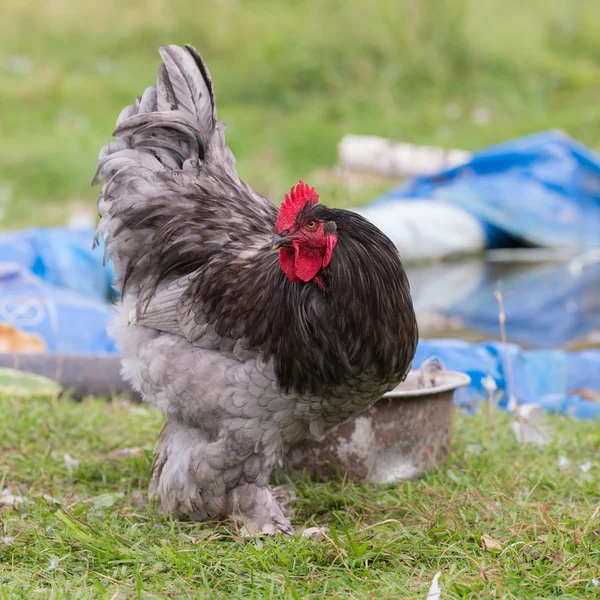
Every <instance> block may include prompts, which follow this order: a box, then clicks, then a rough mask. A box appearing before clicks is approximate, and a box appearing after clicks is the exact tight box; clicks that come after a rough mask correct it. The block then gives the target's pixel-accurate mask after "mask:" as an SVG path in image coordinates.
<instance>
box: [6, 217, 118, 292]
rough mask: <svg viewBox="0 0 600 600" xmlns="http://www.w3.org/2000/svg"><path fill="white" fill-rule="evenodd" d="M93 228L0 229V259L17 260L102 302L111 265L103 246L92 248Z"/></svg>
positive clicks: (48, 279)
mask: <svg viewBox="0 0 600 600" xmlns="http://www.w3.org/2000/svg"><path fill="white" fill-rule="evenodd" d="M93 239H94V230H93V229H70V228H67V227H57V228H44V227H38V228H33V229H23V230H21V231H7V232H2V233H0V263H2V262H5V263H13V264H18V265H20V266H21V267H23V268H24V269H27V270H28V271H31V272H32V273H33V274H34V275H37V276H38V277H39V278H40V279H43V280H44V281H46V282H47V283H50V284H52V285H55V286H59V287H63V288H66V289H68V290H73V291H76V292H78V293H80V294H83V295H84V296H87V297H88V298H93V299H96V300H99V301H102V302H106V301H108V299H109V298H110V297H111V294H112V291H111V282H112V277H113V273H112V269H111V268H110V265H108V267H107V268H105V267H104V266H103V264H102V258H103V249H102V248H96V249H94V250H92V241H93Z"/></svg>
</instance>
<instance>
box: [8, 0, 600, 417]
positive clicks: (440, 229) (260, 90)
mask: <svg viewBox="0 0 600 600" xmlns="http://www.w3.org/2000/svg"><path fill="white" fill-rule="evenodd" d="M1 8H2V12H1V14H2V19H1V20H0V230H4V233H1V232H0V266H1V264H8V263H11V264H14V263H17V264H18V265H20V266H19V269H20V270H19V269H17V270H15V269H13V268H12V267H11V268H5V270H4V275H2V273H1V272H0V286H2V294H0V325H1V324H2V323H5V324H7V325H8V327H9V328H10V332H11V333H10V335H11V336H12V335H13V334H14V333H15V330H16V332H17V334H16V335H17V338H18V340H19V341H18V342H14V341H12V338H11V339H9V338H7V337H6V335H5V337H4V338H2V336H0V350H2V349H3V348H4V351H13V350H14V349H15V348H17V349H21V350H25V351H30V352H31V351H39V350H40V348H41V349H42V350H43V351H50V352H54V353H57V352H58V353H75V354H90V353H91V354H94V353H97V352H108V353H115V352H116V349H115V348H114V345H113V343H112V341H111V340H110V339H109V338H108V337H107V336H106V333H105V324H106V321H107V320H108V319H109V317H110V308H109V295H110V292H109V289H110V272H107V271H104V269H103V268H102V266H101V264H100V261H101V252H100V253H99V254H98V252H97V253H96V254H94V255H92V254H90V253H89V250H88V249H89V246H90V245H91V240H92V235H93V233H92V228H93V226H94V223H95V219H96V206H95V204H96V198H97V194H98V189H97V188H92V187H91V185H90V182H91V180H92V177H93V175H94V171H95V167H96V160H97V156H98V152H99V150H100V148H101V147H102V146H103V144H105V143H106V142H107V141H109V140H110V138H111V133H112V130H113V127H114V125H115V122H116V118H117V115H118V114H119V112H120V111H121V109H122V108H123V107H124V106H126V105H128V104H131V103H132V102H133V101H134V100H135V97H136V96H137V95H138V94H141V93H142V92H143V90H144V89H145V88H146V87H147V86H149V85H152V84H153V83H154V80H155V76H156V70H157V67H158V65H159V55H158V47H159V46H160V45H161V44H168V43H175V44H179V45H183V44H185V43H191V44H193V45H194V46H196V48H197V49H198V50H199V51H200V52H201V53H202V55H203V56H204V58H205V60H206V62H207V63H208V65H209V68H210V70H211V72H212V76H213V80H214V82H215V87H216V95H217V106H218V111H219V118H220V120H222V121H224V122H225V123H226V124H227V141H228V143H229V145H230V147H231V149H232V150H233V152H234V154H235V155H236V157H237V166H238V172H239V174H240V176H241V177H242V178H243V179H245V180H246V181H247V182H249V183H250V184H251V185H253V186H254V187H255V188H256V189H258V190H259V191H260V192H262V193H263V194H264V195H266V196H267V197H269V198H270V199H271V200H272V201H273V202H275V203H278V202H279V201H280V199H282V197H283V194H284V193H285V192H286V191H287V190H289V188H290V186H291V185H293V184H294V183H295V182H297V180H298V179H300V178H302V179H304V180H305V181H307V182H309V183H310V184H311V185H313V186H315V187H316V188H317V189H318V191H319V192H320V194H321V198H322V200H323V201H324V202H326V203H327V204H328V205H330V206H343V207H353V208H358V207H361V206H363V205H369V206H371V205H370V203H371V202H372V201H375V200H377V199H379V200H382V198H383V200H384V201H385V200H386V199H387V203H386V202H383V203H380V204H377V203H375V205H377V206H378V207H379V208H377V209H376V210H375V211H373V210H371V208H372V207H371V208H368V209H366V210H367V211H371V212H369V217H370V218H373V220H374V221H375V222H376V223H377V224H380V225H381V226H382V228H384V231H385V232H386V233H388V234H389V235H390V236H391V237H392V239H393V240H394V242H396V243H397V245H398V246H399V248H400V251H401V254H402V255H403V257H404V258H405V259H406V261H407V263H408V264H409V278H410V281H411V286H412V290H413V296H414V300H415V305H416V309H417V313H418V318H419V323H420V330H421V334H422V336H423V338H446V339H448V338H450V340H451V343H450V342H449V343H450V346H440V344H436V343H432V344H430V345H427V344H426V343H425V342H423V344H422V345H421V347H420V348H421V349H420V351H419V352H420V354H419V353H418V355H417V358H418V360H422V359H423V358H425V357H427V356H429V355H431V354H437V355H441V356H442V357H444V360H445V361H446V365H447V366H449V367H450V368H456V369H459V370H465V371H467V372H468V373H469V374H470V375H471V376H472V378H473V380H474V382H475V385H477V386H479V392H480V393H481V392H482V390H483V388H482V387H481V381H482V380H483V379H484V378H485V376H487V375H491V376H493V377H494V379H495V380H496V383H497V384H498V385H499V386H500V387H502V386H503V385H504V374H503V373H504V366H503V363H502V360H503V359H502V358H501V357H502V356H504V355H503V353H502V352H501V351H500V350H498V347H496V346H494V345H493V344H492V345H489V344H488V345H485V346H481V347H480V346H468V345H467V346H461V345H460V344H461V343H462V341H463V340H467V341H469V342H474V343H481V342H485V341H486V340H492V341H493V340H499V339H502V337H503V335H502V332H501V329H500V327H499V321H498V314H499V310H500V309H499V304H498V292H500V293H501V294H502V297H501V301H502V302H503V303H504V306H505V309H506V315H507V318H506V334H507V335H506V338H507V339H508V341H510V342H514V343H516V344H519V346H515V348H514V357H515V360H518V361H521V362H520V364H521V365H525V366H523V368H524V369H525V371H526V372H524V374H523V377H522V380H523V382H524V384H523V385H524V387H523V389H521V391H520V392H519V393H520V395H521V397H520V398H519V401H522V400H524V399H525V400H526V399H531V398H534V399H536V398H538V399H539V398H542V397H546V396H548V394H550V395H552V394H556V393H558V392H560V394H562V396H560V398H563V399H564V398H566V397H567V396H568V397H570V398H572V397H576V398H578V399H581V398H582V397H583V396H581V394H580V393H579V392H577V393H575V392H574V391H573V390H580V389H583V388H585V389H586V390H589V389H592V388H594V389H595V387H594V386H597V387H598V388H600V381H596V380H593V381H592V380H590V378H589V377H588V378H585V377H583V378H581V377H580V378H578V374H581V373H583V372H585V373H588V374H589V373H598V372H600V368H598V365H599V364H600V352H597V351H596V354H594V355H593V356H592V355H591V354H590V353H589V352H590V351H589V350H588V353H587V354H586V355H585V357H583V358H582V360H583V362H576V363H573V362H572V359H573V356H575V354H572V355H571V354H569V355H567V354H565V353H564V352H562V350H563V349H570V350H582V349H590V348H596V347H598V346H599V344H600V260H599V258H598V250H597V247H598V246H599V245H600V159H598V156H597V155H596V154H595V153H594V152H593V151H594V150H595V149H600V136H599V135H598V134H599V133H600V4H599V3H598V1H597V0H577V1H576V2H574V1H573V0H529V1H527V2H524V1H523V0H440V1H438V2H435V3H433V2H422V1H419V0H402V1H398V0H377V1H376V2H366V1H364V0H343V1H341V0H340V1H338V0H326V1H323V0H304V1H303V2H292V1H281V0H279V1H274V0H255V1H253V2H242V1H240V0H203V1H201V2H191V1H189V0H187V1H184V0H174V1H166V0H146V1H138V0H128V1H127V2H123V1H117V0H103V1H102V2H75V1H68V0H44V1H42V0H29V1H28V2H23V1H22V0H2V1H1ZM551 129H560V130H562V131H563V132H564V133H565V134H567V135H568V136H570V138H568V137H566V136H563V134H555V133H546V134H542V135H541V137H540V136H538V135H537V134H538V133H539V132H544V131H548V130H551ZM348 134H355V135H356V134H358V135H366V136H380V138H383V139H384V145H385V144H387V142H386V141H385V140H396V141H400V142H405V143H408V144H415V145H419V146H421V145H426V146H435V147H441V148H454V149H458V150H461V151H468V152H472V151H480V150H483V152H482V153H480V154H475V155H474V158H473V160H472V161H471V162H469V161H470V158H471V155H470V154H466V153H463V154H464V156H463V159H464V160H463V162H464V161H467V164H466V166H465V168H464V169H462V170H461V169H458V170H455V171H449V172H446V173H443V174H442V175H438V176H435V177H432V178H430V179H427V178H425V179H417V180H409V181H408V184H407V185H408V187H404V188H399V189H397V187H396V186H398V183H399V177H397V175H398V173H395V174H390V173H383V174H382V173H381V170H380V172H377V169H374V170H373V169H372V170H371V171H372V172H359V170H358V171H355V170H353V169H352V168H347V165H346V166H345V167H344V168H340V166H339V165H340V148H341V146H340V142H341V140H342V139H343V138H344V136H347V135H348ZM530 134H536V135H534V137H533V138H530V137H526V138H525V141H524V142H523V141H519V142H517V143H512V142H511V144H509V145H508V146H501V147H499V148H492V149H490V150H487V149H488V148H489V147H490V146H495V145H496V144H499V143H501V142H506V141H509V140H514V139H515V138H521V137H522V136H529V135H530ZM536 136H537V137H536ZM358 140H359V142H360V138H358ZM574 140H577V142H579V143H580V144H577V143H576V142H575V141H574ZM380 141H381V140H380ZM359 146H360V147H361V148H362V146H361V144H359ZM586 146H587V148H586ZM400 150H401V152H400V154H402V152H404V150H402V149H400ZM359 154H360V152H359ZM363 154H365V155H366V156H367V158H368V159H372V158H373V156H374V155H372V154H370V153H369V151H366V152H365V153H363ZM410 154H411V152H408V155H406V156H408V158H407V159H406V164H405V166H407V169H406V171H407V173H405V174H411V173H410V171H411V166H410V164H409V163H411V160H412V159H411V157H410V156H409V155H410ZM403 156H404V157H405V158H406V156H405V154H403ZM413 158H414V156H413ZM423 160H424V163H423ZM342 162H343V161H342ZM372 162H373V161H372ZM374 162H376V163H377V162H378V160H375V161H374ZM417 162H418V161H417ZM459 162H460V161H459ZM379 163H380V164H383V163H385V160H384V159H382V160H380V161H379ZM413 163H414V160H413ZM425 163H427V157H425V159H423V157H421V166H423V164H425ZM403 164H404V163H403ZM413 166H414V164H413ZM425 166H426V167H427V164H425ZM400 170H402V169H400ZM425 170H426V171H427V169H425ZM367 171H368V169H367ZM429 171H431V169H429ZM414 174H419V169H416V170H415V173H414ZM390 175H392V176H390ZM461 181H462V182H463V183H462V184H461ZM445 182H446V183H448V186H447V187H448V189H447V190H446V189H442V188H443V186H444V185H445ZM461 185H462V187H461ZM390 190H391V191H390ZM399 199H401V200H407V199H411V200H414V199H417V200H419V202H417V203H412V204H411V203H409V202H398V200H399ZM389 200H392V201H393V202H391V203H390V202H389ZM422 200H425V203H424V202H422ZM430 200H431V201H435V202H436V206H435V208H432V206H431V205H428V204H427V201H430ZM439 200H446V201H447V202H445V203H440V202H439ZM375 205H374V206H375ZM380 209H381V210H380ZM394 211H396V212H394ZM448 211H449V212H448ZM66 225H69V226H70V228H71V230H70V231H68V230H66V229H64V226H66ZM57 226H60V227H61V228H59V229H54V228H55V227H57ZM32 227H35V228H36V229H35V230H32V229H28V228H32ZM40 227H43V228H44V229H39V228H40ZM46 228H49V229H46ZM461 254H462V255H463V260H460V261H457V260H456V255H461ZM464 255H466V256H467V258H464ZM7 269H8V270H7ZM11 269H12V270H11ZM67 292H68V293H67ZM74 324H75V325H74ZM6 331H8V329H7V330H6ZM22 334H26V335H29V334H30V335H31V336H32V337H31V338H26V339H25V342H23V339H24V338H23V335H22ZM3 339H4V342H3V341H2V340H3ZM7 340H8V341H7ZM3 344H4V345H3ZM452 344H454V345H452ZM521 348H533V349H549V352H550V354H548V353H546V354H543V355H542V354H534V355H532V354H526V353H523V354H522V353H521ZM559 349H560V352H558V354H557V352H556V351H558V350H559ZM523 352H524V351H523ZM484 355H485V357H486V359H485V361H484V362H483V363H482V362H481V361H480V360H479V359H480V358H481V357H482V356H484ZM590 357H591V358H590ZM584 359H585V360H584ZM7 360H9V359H7ZM10 360H12V358H11V359H10ZM573 360H574V359H573ZM486 361H487V362H486ZM552 361H555V362H552ZM556 361H558V362H556ZM569 361H571V362H569ZM549 365H554V366H555V368H554V367H549ZM574 365H575V366H574ZM582 365H583V366H582ZM32 368H33V367H32ZM52 372H54V371H52ZM550 372H552V373H554V374H555V376H554V378H548V373H550ZM596 379H597V378H596ZM532 381H533V383H531V382H532ZM532 385H533V387H531V386H532ZM482 393H484V395H487V392H486V391H485V390H483V392H482ZM586 393H587V392H586ZM590 394H591V396H590ZM594 394H596V395H594ZM589 397H593V398H596V399H597V391H596V392H589V394H588V396H585V398H584V399H586V398H589ZM552 402H554V404H552ZM552 402H550V404H551V405H552V406H553V407H554V408H556V407H557V405H556V402H555V401H554V400H553V401H552ZM561 402H562V400H561ZM569 406H570V405H569ZM559 408H560V407H559ZM598 408H600V404H599V405H598ZM597 412H598V411H597V410H596V412H594V413H593V414H596V413H597Z"/></svg>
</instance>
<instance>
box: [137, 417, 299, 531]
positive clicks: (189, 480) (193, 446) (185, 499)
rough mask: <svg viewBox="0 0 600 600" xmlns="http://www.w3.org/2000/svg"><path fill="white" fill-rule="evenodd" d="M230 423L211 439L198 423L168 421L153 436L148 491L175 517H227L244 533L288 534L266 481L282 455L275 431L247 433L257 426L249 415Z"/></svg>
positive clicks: (282, 516)
mask: <svg viewBox="0 0 600 600" xmlns="http://www.w3.org/2000/svg"><path fill="white" fill-rule="evenodd" d="M233 425H234V424H233V423H232V427H229V428H224V429H223V430H222V431H225V432H226V433H225V434H223V433H222V432H221V434H220V435H219V437H218V438H217V439H212V438H211V436H210V434H209V433H207V432H203V431H202V430H200V429H198V428H191V427H188V426H185V425H181V424H179V423H176V422H172V421H170V422H167V423H166V424H165V426H164V428H163V430H162V432H161V434H160V436H159V438H158V442H157V447H156V458H155V461H154V472H153V476H152V481H151V483H150V489H149V495H150V497H153V496H158V497H159V498H160V501H161V508H162V510H163V512H164V513H166V514H171V515H173V516H175V517H188V518H190V519H193V520H199V521H204V520H206V519H211V518H223V517H231V518H232V519H233V520H234V521H236V522H237V523H239V524H240V525H242V532H243V533H244V534H250V535H254V534H255V533H259V534H263V535H274V534H276V533H282V534H285V535H292V534H293V533H294V529H293V527H292V525H291V524H290V522H289V520H288V519H287V518H286V517H285V516H284V514H283V512H282V510H281V508H280V507H279V505H278V503H277V501H276V500H275V498H274V496H273V494H272V491H271V489H270V488H269V486H268V480H269V477H270V474H271V472H272V470H273V467H274V466H275V464H276V463H277V462H278V460H279V458H280V456H281V442H280V435H279V432H276V431H264V430H263V431H262V433H261V434H260V435H258V436H256V435H254V436H252V437H249V436H248V435H247V434H248V432H249V431H252V432H254V431H259V432H260V431H261V430H260V428H256V427H252V426H248V422H247V421H246V422H244V423H243V426H242V427H240V428H236V427H234V426H233ZM244 425H245V426H244ZM250 425H252V423H250Z"/></svg>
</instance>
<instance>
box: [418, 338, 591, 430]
mask: <svg viewBox="0 0 600 600" xmlns="http://www.w3.org/2000/svg"><path fill="white" fill-rule="evenodd" d="M431 356H437V357H438V358H439V359H440V360H441V361H442V363H443V365H444V367H445V368H446V369H448V370H450V371H461V372H463V373H467V375H469V376H470V377H471V385H470V386H469V387H467V388H463V389H462V390H457V392H456V395H455V402H456V403H458V404H460V405H462V406H465V407H467V408H471V409H474V408H475V407H476V406H477V405H478V404H479V403H480V402H481V401H482V400H485V399H486V398H488V397H489V391H488V388H486V382H484V380H485V378H486V377H491V378H492V379H493V380H494V383H495V384H496V386H497V388H498V389H497V392H496V393H495V397H494V399H495V400H496V401H499V404H500V406H503V407H505V406H506V405H507V403H508V399H509V391H510V392H512V393H513V394H514V397H515V400H516V401H517V403H518V404H528V403H535V404H539V405H541V406H542V407H544V408H546V409H547V410H549V411H552V412H557V413H561V414H568V415H570V416H574V417H578V418H583V419H596V418H599V417H600V402H595V401H592V400H589V399H586V398H584V396H586V395H587V394H586V393H585V391H586V390H588V391H589V390H591V391H595V392H598V393H600V350H583V351H581V352H566V351H564V350H523V349H522V348H520V347H519V346H517V345H515V344H506V345H505V344H503V343H501V342H485V343H483V344H470V343H468V342H463V341H462V340H443V339H438V340H420V341H419V345H418V347H417V352H416V354H415V358H414V361H413V365H416V366H418V365H420V364H421V363H422V362H423V361H424V360H426V359H428V358H430V357H431ZM509 364H510V368H509ZM509 373H511V374H512V382H510V380H511V375H509Z"/></svg>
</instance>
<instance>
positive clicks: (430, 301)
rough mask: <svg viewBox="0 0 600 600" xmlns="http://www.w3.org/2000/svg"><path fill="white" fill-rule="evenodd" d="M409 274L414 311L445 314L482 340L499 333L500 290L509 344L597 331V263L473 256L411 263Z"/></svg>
mask: <svg viewBox="0 0 600 600" xmlns="http://www.w3.org/2000/svg"><path fill="white" fill-rule="evenodd" d="M408 277H409V280H410V284H411V289H412V292H413V301H414V304H415V310H416V311H417V313H435V314H440V315H444V316H445V317H447V318H448V319H450V320H452V321H454V322H456V323H460V326H461V328H462V329H469V330H473V331H477V332H479V334H480V339H482V338H484V337H495V338H499V337H500V327H499V323H498V302H497V300H496V297H495V293H496V292H498V291H500V292H501V293H502V297H503V302H504V308H505V312H506V335H507V338H508V340H509V341H511V342H516V343H518V344H524V345H526V346H529V347H538V348H552V347H564V346H566V345H568V344H571V343H574V342H576V341H578V340H581V339H582V338H584V337H585V336H587V335H589V334H592V333H593V332H596V331H600V261H598V262H590V263H589V264H582V261H580V260H578V259H574V260H571V261H564V262H540V263H523V264H510V263H485V262H483V261H475V260H472V261H468V262H465V261H461V262H451V263H437V264H428V265H419V266H410V267H409V269H408ZM481 334H483V335H481Z"/></svg>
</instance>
